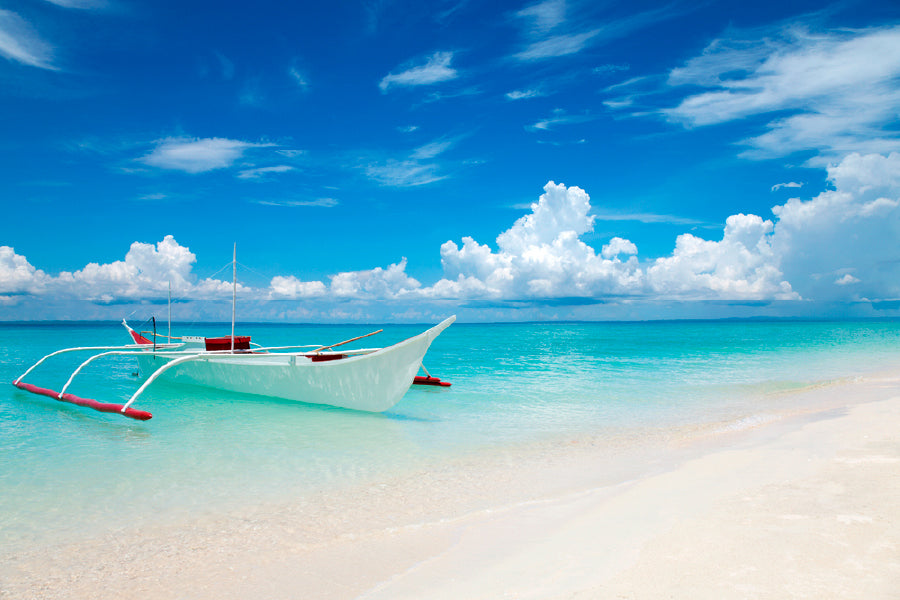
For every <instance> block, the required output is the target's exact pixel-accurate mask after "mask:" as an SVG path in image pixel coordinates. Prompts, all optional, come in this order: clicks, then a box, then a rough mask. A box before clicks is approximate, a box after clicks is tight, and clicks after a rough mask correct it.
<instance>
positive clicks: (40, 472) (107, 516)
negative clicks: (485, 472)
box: [0, 321, 900, 552]
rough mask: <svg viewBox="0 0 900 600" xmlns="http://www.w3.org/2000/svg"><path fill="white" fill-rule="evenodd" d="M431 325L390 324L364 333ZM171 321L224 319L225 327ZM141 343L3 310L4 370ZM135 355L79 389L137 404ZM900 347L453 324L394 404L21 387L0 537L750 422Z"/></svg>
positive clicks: (864, 325)
mask: <svg viewBox="0 0 900 600" xmlns="http://www.w3.org/2000/svg"><path fill="white" fill-rule="evenodd" d="M377 328H378V327H365V326H358V325H353V326H310V325H275V324H257V325H246V326H243V327H239V328H238V333H239V334H240V333H244V334H246V333H252V334H253V337H254V341H258V342H261V343H264V344H265V345H282V344H292V343H317V344H319V343H321V344H326V343H333V342H336V341H340V340H343V339H347V338H350V337H354V336H356V335H360V334H362V333H367V332H368V331H370V330H373V329H377ZM422 329H424V327H422V326H385V332H384V333H382V334H380V335H379V336H376V337H374V338H369V339H367V340H364V341H363V342H360V343H358V344H356V346H355V347H361V346H363V345H367V346H369V345H387V344H390V343H392V342H395V341H399V340H401V339H404V338H406V337H409V336H410V335H414V334H415V333H418V332H420V331H421V330H422ZM175 330H176V331H178V332H180V333H185V334H191V335H221V334H227V333H228V331H227V330H228V326H222V325H218V326H216V325H204V326H197V325H193V326H190V327H187V326H182V327H179V326H176V327H175ZM375 340H377V341H375ZM125 342H127V339H126V337H125V334H124V330H123V329H122V327H121V326H120V325H118V324H114V323H89V324H0V380H3V381H12V380H13V379H15V378H16V377H17V376H18V375H19V374H21V373H22V372H23V371H24V370H25V369H26V368H27V367H28V366H29V365H30V364H32V363H33V362H35V361H36V360H37V359H39V358H40V357H41V356H43V355H45V354H47V353H49V352H51V351H53V350H55V349H58V348H61V347H65V346H74V345H104V344H120V343H125ZM83 359H84V357H83V356H82V357H80V360H83ZM51 360H52V359H51ZM80 360H79V358H78V357H74V356H66V357H60V358H59V360H56V361H53V362H48V363H47V364H45V365H42V366H41V367H39V368H38V369H37V370H36V371H35V372H34V373H33V374H31V375H30V376H29V377H28V381H29V382H31V383H34V384H36V385H41V386H45V387H50V388H53V389H60V387H61V386H62V385H63V383H64V382H65V380H66V378H67V377H68V374H69V373H70V372H71V371H72V370H73V369H74V368H75V366H77V364H78V363H79V362H80ZM132 361H133V359H128V358H120V359H110V360H108V361H106V362H104V361H98V362H97V363H95V364H92V365H91V366H90V367H89V368H88V369H86V370H85V372H84V373H83V374H82V375H80V376H79V378H78V379H77V380H76V382H75V384H74V386H73V387H72V389H71V391H72V392H73V393H75V394H77V395H80V396H84V397H89V398H96V399H99V400H104V401H111V402H112V401H114V402H122V401H124V400H125V399H127V398H128V397H129V396H130V395H131V394H132V393H133V392H134V390H135V389H136V388H137V387H138V385H139V384H140V380H139V379H138V378H137V377H134V376H133V375H132V373H133V372H134V371H135V369H136V366H135V365H134V364H133V362H132ZM898 362H900V323H898V322H895V321H884V322H881V321H878V322H871V321H867V322H732V321H727V322H719V321H717V322H649V323H552V324H543V323H538V324H491V325H467V324H455V325H453V326H452V327H450V328H449V329H448V330H447V331H445V332H444V333H443V334H442V335H441V337H439V338H438V339H437V341H436V342H435V343H434V345H433V346H432V349H431V350H430V351H429V354H428V356H427V357H426V363H425V364H426V366H427V367H428V369H429V370H430V371H431V373H432V374H434V375H437V376H439V377H441V378H442V379H445V380H448V381H451V382H452V383H453V386H452V387H451V388H443V389H437V388H425V387H414V388H412V389H411V390H410V391H409V392H408V393H407V395H406V396H405V397H404V399H403V400H402V401H401V402H400V403H399V404H398V405H397V406H396V407H395V408H394V409H392V410H391V411H389V412H387V413H384V414H368V413H360V412H354V411H349V410H343V409H335V408H328V407H320V406H310V405H304V404H299V403H294V402H286V401H280V400H275V399H271V398H261V397H256V396H249V395H240V394H232V393H226V392H219V391H215V390H207V389H203V388H197V387H192V386H180V385H172V384H164V383H161V384H158V385H154V386H153V387H151V388H150V390H149V391H148V393H147V394H146V395H145V396H143V397H142V398H141V399H140V401H139V405H140V406H138V408H143V409H146V410H150V411H151V412H152V413H153V415H154V418H153V419H152V420H150V421H147V422H137V421H132V420H130V419H125V418H122V417H120V416H117V415H109V414H103V413H98V412H94V411H91V410H89V409H84V408H78V407H74V406H71V405H67V404H63V403H59V402H55V401H53V400H51V399H49V398H44V397H40V396H34V395H32V394H28V393H26V392H23V391H20V390H17V389H15V388H14V387H13V386H11V385H5V386H2V387H0V490H2V493H0V551H2V552H10V551H13V552H14V551H15V550H16V549H17V548H22V547H25V546H28V545H32V544H36V543H37V544H40V543H47V542H49V541H60V540H66V539H77V538H78V537H79V536H84V535H85V534H95V533H103V532H106V531H109V530H115V528H117V527H121V526H122V524H123V523H126V522H127V523H128V524H129V525H130V526H135V525H137V526H140V524H141V523H142V522H147V523H149V522H160V521H166V520H167V519H168V520H175V519H179V518H182V517H184V516H186V515H196V514H211V513H215V512H216V511H219V510H225V509H230V508H233V507H237V506H241V505H245V504H259V503H261V502H282V501H285V502H290V501H292V500H295V499H298V498H303V497H304V496H306V495H309V494H312V493H316V492H321V491H323V490H329V489H339V488H341V487H342V486H349V485H356V484H360V483H365V482H368V481H379V480H383V479H385V478H390V477H395V476H400V475H403V474H404V473H410V472H414V471H417V470H422V469H430V468H434V467H435V466H439V465H441V464H443V463H446V462H447V461H452V460H455V459H457V458H459V457H462V456H466V457H469V458H471V457H476V458H477V456H478V455H479V452H484V451H486V450H488V449H496V448H498V447H504V446H512V445H516V446H520V445H528V444H533V443H540V442H543V441H546V440H552V439H554V438H562V437H566V436H572V435H580V434H589V435H594V436H603V435H605V434H609V435H613V434H615V435H617V436H623V435H624V436H626V437H627V436H628V435H629V434H630V435H634V436H640V435H641V432H643V431H646V430H647V428H666V427H676V426H682V425H692V424H703V423H711V422H719V421H729V420H734V421H735V423H736V424H737V425H736V426H737V427H741V426H743V425H741V424H742V423H751V424H752V423H754V422H756V421H755V420H754V419H756V420H758V419H760V418H762V419H765V418H767V417H765V415H766V414H767V413H768V412H770V411H773V410H779V409H790V408H791V406H790V405H789V404H790V402H792V401H794V400H792V398H794V397H793V396H791V395H789V394H782V393H779V392H785V391H791V390H797V389H801V388H803V387H805V386H809V385H815V384H820V383H826V382H829V381H834V380H837V379H841V378H845V377H852V376H856V375H860V374H865V373H867V372H871V371H875V370H879V369H883V368H889V367H893V366H896V365H897V364H898Z"/></svg>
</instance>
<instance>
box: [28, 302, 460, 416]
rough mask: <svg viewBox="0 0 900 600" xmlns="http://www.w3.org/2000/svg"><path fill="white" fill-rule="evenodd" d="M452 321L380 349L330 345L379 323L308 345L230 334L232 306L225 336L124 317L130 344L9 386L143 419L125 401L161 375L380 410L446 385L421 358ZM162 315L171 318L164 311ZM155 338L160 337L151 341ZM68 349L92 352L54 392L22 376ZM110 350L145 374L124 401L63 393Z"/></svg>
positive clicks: (104, 349) (100, 350)
mask: <svg viewBox="0 0 900 600" xmlns="http://www.w3.org/2000/svg"><path fill="white" fill-rule="evenodd" d="M455 320H456V317H455V316H453V317H450V318H448V319H445V320H444V321H442V322H441V323H439V324H438V325H435V326H434V327H432V328H430V329H428V330H426V331H424V332H422V333H420V334H419V335H416V336H414V337H411V338H409V339H406V340H404V341H402V342H399V343H397V344H394V345H392V346H387V347H385V348H363V349H359V350H341V351H336V350H335V348H337V347H339V346H343V345H345V344H349V343H350V342H354V341H357V340H360V339H363V338H366V337H369V336H372V335H375V334H376V333H380V332H381V331H382V330H380V329H379V330H378V331H373V332H372V333H368V334H366V335H361V336H358V337H355V338H351V339H349V340H344V341H342V342H338V343H336V344H330V345H327V346H322V345H316V344H307V345H298V346H272V347H261V346H259V345H257V344H251V341H250V336H235V335H234V311H233V310H232V326H231V335H230V336H224V337H218V338H208V337H199V336H184V337H180V338H176V337H172V335H171V325H170V333H169V335H161V334H159V335H158V334H156V332H155V331H154V332H143V331H142V332H140V333H138V332H136V331H134V330H133V329H132V328H131V327H129V326H128V323H127V322H126V321H125V320H123V321H122V324H123V325H124V326H125V328H126V330H127V331H128V333H129V335H130V336H131V339H132V341H133V342H134V343H133V344H128V345H123V346H92V347H76V348H64V349H62V350H57V351H56V352H52V353H50V354H48V355H47V356H44V357H43V358H41V359H40V360H39V361H37V362H36V363H35V364H34V365H32V366H31V367H30V368H29V369H28V370H27V371H25V372H24V373H23V374H22V375H21V376H20V377H19V378H18V379H16V380H15V381H14V382H13V385H15V386H16V387H17V388H19V389H21V390H24V391H28V392H32V393H35V394H40V395H43V396H49V397H51V398H55V399H56V400H60V401H62V402H70V403H72V404H76V405H78V406H84V407H88V408H93V409H94V410H98V411H101V412H114V413H119V414H121V415H124V416H126V417H130V418H132V419H138V420H142V421H146V420H148V419H150V418H152V416H153V415H151V414H150V413H149V412H147V411H144V410H138V409H135V408H132V404H134V402H135V401H136V400H137V399H138V398H139V397H140V396H141V394H143V393H144V391H145V390H146V389H147V388H148V387H149V386H150V385H151V384H152V383H153V382H154V381H156V380H157V379H160V378H165V379H167V380H169V381H173V382H180V383H189V384H194V385H201V386H206V387H211V388H216V389H221V390H227V391H230V392H239V393H246V394H256V395H262V396H271V397H275V398H283V399H287V400H296V401H298V402H305V403H309V404H326V405H330V406H338V407H342V408H349V409H353V410H361V411H368V412H383V411H386V410H389V409H390V408H391V407H393V406H394V405H395V404H396V403H397V402H399V401H400V399H401V398H402V397H403V395H404V394H405V393H406V391H407V390H408V389H409V388H410V386H411V385H413V384H416V385H432V386H441V387H446V386H449V385H450V383H448V382H446V381H441V380H440V378H438V377H433V376H432V375H431V374H430V373H429V372H428V371H427V370H426V369H425V367H424V366H423V365H422V360H423V358H424V357H425V353H426V352H427V351H428V348H429V346H431V343H432V342H433V341H434V340H435V338H437V336H438V335H440V333H441V332H442V331H443V330H444V329H446V328H447V327H449V326H450V324H451V323H453V322H454V321H455ZM169 321H170V323H171V318H170V320H169ZM154 329H155V327H154ZM144 334H147V335H150V336H151V338H152V339H148V338H147V337H145V335H144ZM157 338H162V339H165V340H167V341H166V342H165V343H157ZM176 340H177V341H176ZM251 346H252V347H251ZM69 352H94V354H93V355H91V356H90V357H89V358H88V359H87V360H85V361H84V362H82V363H81V364H80V365H79V366H78V368H77V369H75V370H74V371H73V372H72V374H71V375H70V376H69V379H68V381H66V384H65V385H64V386H63V387H62V389H61V390H60V391H59V392H56V391H54V390H50V389H47V388H42V387H38V386H36V385H33V384H30V383H26V382H24V381H23V380H24V379H25V377H26V376H28V375H29V374H30V373H31V372H32V371H34V369H35V368H36V367H38V366H39V365H41V364H42V363H44V362H45V361H46V360H48V359H50V358H52V357H55V356H58V355H60V354H64V353H69ZM111 356H119V357H121V356H133V357H135V358H136V359H137V362H138V365H139V368H140V372H141V374H142V375H143V376H145V377H146V379H145V380H144V382H143V384H142V385H141V386H140V387H139V388H138V390H137V391H136V392H135V393H134V394H133V395H132V396H131V398H130V399H129V400H128V401H127V402H126V403H125V404H114V403H106V402H98V401H96V400H90V399H87V398H81V397H79V396H75V395H73V394H70V393H68V389H69V387H70V386H71V385H72V382H73V381H74V379H75V376H76V375H78V374H79V373H80V372H81V371H82V370H83V369H84V368H85V367H86V366H88V365H89V364H90V363H92V362H94V361H96V360H99V359H101V358H106V357H111ZM420 369H421V370H422V371H423V372H424V373H425V375H424V376H420V375H418V372H419V370H420Z"/></svg>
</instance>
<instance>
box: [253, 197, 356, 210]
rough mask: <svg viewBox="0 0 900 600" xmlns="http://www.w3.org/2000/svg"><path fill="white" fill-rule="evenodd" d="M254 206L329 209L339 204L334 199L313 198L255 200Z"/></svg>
mask: <svg viewBox="0 0 900 600" xmlns="http://www.w3.org/2000/svg"><path fill="white" fill-rule="evenodd" d="M254 202H255V203H256V204H262V205H263V206H294V207H300V206H318V207H320V208H331V207H333V206H337V205H338V204H340V202H339V201H338V200H336V199H335V198H315V199H314V200H255V201H254Z"/></svg>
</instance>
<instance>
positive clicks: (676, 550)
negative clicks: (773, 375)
mask: <svg viewBox="0 0 900 600" xmlns="http://www.w3.org/2000/svg"><path fill="white" fill-rule="evenodd" d="M791 395H792V396H793V402H792V403H791V406H790V407H785V410H784V411H782V412H780V413H771V414H774V416H773V417H772V418H771V419H770V420H766V419H762V420H760V421H748V422H745V423H739V427H738V428H737V430H729V429H727V427H728V424H724V425H723V427H725V428H726V429H725V430H724V431H721V430H717V429H716V427H715V425H716V424H707V425H709V426H706V427H700V428H698V430H697V431H693V432H691V433H690V435H687V433H688V432H687V431H682V432H681V435H680V436H679V434H678V432H677V431H672V430H668V431H659V432H658V434H659V439H656V440H650V441H649V442H648V443H647V444H645V445H643V446H641V447H637V448H636V447H634V446H631V447H627V446H628V444H625V446H626V447H620V448H617V447H616V445H615V443H614V442H615V440H612V441H610V440H602V442H603V443H600V442H601V441H598V440H593V442H595V443H594V444H592V440H591V437H590V436H573V437H572V439H570V440H557V441H555V442H552V443H547V444H537V445H534V446H533V447H530V448H527V449H524V450H523V449H521V448H519V449H499V450H496V451H494V452H491V453H489V454H488V455H483V454H476V455H473V456H470V457H465V458H462V459H459V460H456V461H453V462H452V463H451V464H447V465H445V466H444V467H443V468H440V469H437V470H433V471H425V472H421V473H416V474H414V475H411V476H404V477H402V478H398V479H395V480H389V481H386V482H382V483H380V484H375V485H370V486H363V487H362V488H359V489H357V490H355V492H354V494H353V497H352V498H350V499H347V498H341V497H339V495H340V494H341V492H332V493H324V494H317V495H314V496H312V497H309V498H303V499H301V500H300V501H299V502H294V503H289V504H286V505H279V506H255V507H247V508H246V510H244V511H242V512H238V513H234V514H229V515H227V516H225V515H220V516H217V517H214V518H203V519H198V520H194V521H191V520H188V521H185V522H182V523H179V524H170V525H166V526H161V527H159V528H156V529H153V530H146V531H129V530H128V529H127V528H123V529H121V530H120V531H117V532H113V533H111V534H109V535H104V536H101V537H98V538H94V539H85V540H82V541H80V542H77V543H71V544H65V545H62V546H60V547H57V548H53V549H52V550H53V551H52V552H49V553H48V552H46V551H47V550H51V549H50V548H47V549H41V550H35V551H34V552H23V553H19V554H17V555H15V556H13V557H11V560H6V561H4V566H2V567H0V598H4V599H5V598H7V597H8V598H46V597H52V598H107V597H108V598H130V597H140V598H151V599H152V598H169V597H172V596H173V594H175V593H178V594H181V595H185V596H187V597H191V598H245V597H251V596H265V597H271V598H293V597H315V598H357V597H361V598H370V599H373V600H374V599H377V598H461V597H464V598H481V597H483V598H496V597H504V596H507V597H522V598H526V597H527V598H592V597H598V596H599V597H617V594H618V595H621V596H623V597H634V598H641V597H648V598H653V597H659V596H661V595H665V596H674V597H722V596H728V597H760V596H762V597H773V598H775V597H784V595H803V594H802V593H801V592H803V593H805V592H804V590H806V591H808V592H809V593H814V592H816V590H819V591H821V590H822V589H825V590H827V591H828V592H829V596H830V597H847V598H850V597H859V593H858V592H859V590H861V589H866V590H868V593H866V594H863V596H865V597H872V598H878V597H888V596H887V592H888V591H893V590H896V589H898V588H900V564H898V563H900V561H898V560H897V559H896V558H895V557H896V556H897V548H900V531H898V525H896V523H898V522H900V519H898V517H900V510H898V508H896V507H895V506H894V504H895V500H896V498H897V497H900V440H898V436H897V435H896V434H895V431H896V425H897V424H898V423H900V372H894V371H892V372H884V373H877V374H870V375H869V376H866V377H864V378H854V379H852V380H849V381H842V382H839V383H836V384H832V385H828V386H816V387H814V388H813V389H807V390H802V391H798V392H792V393H791ZM763 414H765V415H769V414H770V411H768V410H766V411H764V412H763ZM738 421H740V420H738ZM732 424H733V423H732ZM686 429H689V428H686ZM863 436H868V437H867V438H865V437H863ZM854 461H855V462H854ZM857 479H858V480H859V481H856V480H857ZM851 481H853V483H854V486H853V490H854V491H859V492H860V494H861V495H860V496H859V497H858V498H857V497H856V496H853V497H851V496H852V494H850V493H847V492H846V490H847V489H849V487H850V486H849V483H850V482H851ZM838 488H840V490H839V489H838ZM829 490H831V491H830V492H829ZM841 490H843V491H841ZM822 494H825V495H828V494H830V496H829V502H832V504H833V505H834V506H833V508H834V510H831V512H830V513H828V514H824V513H823V512H822V509H823V508H827V507H826V506H820V505H821V504H822V499H821V496H822ZM832 496H833V497H832ZM748 499H749V500H748ZM892 500H894V501H892ZM791 502H792V503H793V505H794V506H795V508H794V509H792V511H790V512H784V511H783V512H784V514H775V513H777V510H775V509H776V508H777V507H779V506H785V507H786V506H788V504H790V503H791ZM817 502H818V504H817ZM857 502H858V503H859V506H857ZM323 506H324V507H325V509H324V510H323ZM829 506H830V505H829ZM863 508H865V509H866V510H863ZM816 510H818V511H819V512H816ZM311 520H314V521H315V522H311ZM892 523H893V525H892ZM876 525H877V526H878V527H879V528H880V529H879V531H868V533H867V532H866V531H858V530H861V529H862V530H865V529H872V530H874V529H875V526H876ZM824 532H830V534H829V535H831V536H832V537H831V538H828V539H829V540H831V541H833V543H834V544H836V545H837V546H838V547H839V548H840V549H842V550H841V551H842V552H843V553H844V555H845V556H844V558H841V557H840V556H837V554H840V552H838V551H837V550H836V549H833V550H834V551H833V552H831V553H828V552H825V551H823V550H822V548H821V543H822V536H823V535H824ZM785 534H791V535H793V536H795V537H790V536H788V537H787V538H785V537H784V535H785ZM698 536H705V538H703V539H705V541H704V542H701V541H697V540H698ZM841 536H844V537H841ZM845 538H847V539H845ZM737 540H749V541H751V542H752V543H750V544H748V546H747V548H746V549H743V550H742V548H741V547H738V546H740V544H738V542H737ZM814 542H815V543H814ZM782 546H784V547H785V548H787V547H790V548H793V549H792V550H791V552H793V556H794V557H799V559H798V558H795V562H797V561H799V562H802V565H801V567H802V568H801V567H797V568H796V569H795V571H796V573H794V575H793V577H787V574H786V573H785V572H784V569H782V570H781V571H779V565H777V564H776V565H771V566H770V567H769V568H767V567H766V566H765V564H758V561H756V562H755V559H760V560H762V559H765V558H766V556H767V555H769V554H771V553H772V552H773V549H778V548H781V547H782ZM716 548H717V549H719V550H718V551H716V552H714V553H713V555H710V554H709V553H710V552H711V551H712V550H710V549H716ZM807 554H808V555H809V556H816V557H817V560H816V561H813V562H810V561H806V560H801V559H805V557H806V555H807ZM820 555H823V556H820ZM847 556H857V558H858V559H859V562H860V564H866V562H867V561H868V562H870V563H873V564H874V567H872V568H870V569H869V571H865V570H864V569H856V570H855V571H853V572H852V573H851V572H850V571H847V570H846V569H849V567H847V566H846V565H847V564H849V563H847V560H848V559H847V558H846V557H847ZM729 561H730V562H729ZM773 562H777V561H773ZM704 565H705V567H706V568H705V569H704V568H703V567H704ZM842 566H843V568H842ZM877 567H880V571H879V569H878V568H877ZM773 570H774V571H775V573H774V574H773V572H772V571H773ZM857 571H858V572H857ZM845 572H846V573H849V575H848V577H849V576H850V575H853V574H855V575H856V578H855V579H853V581H856V582H857V583H859V582H860V581H862V582H863V583H865V584H866V585H867V586H868V587H865V586H863V587H859V588H857V589H853V588H847V587H846V585H845V584H846V582H845V581H843V579H842V578H841V574H842V573H845ZM726 573H728V574H729V576H728V577H725V574H726ZM650 574H652V576H650ZM861 574H862V575H866V577H867V579H864V580H861V579H860V577H861V576H862V575H861ZM782 576H783V577H782ZM833 580H837V583H835V582H834V581H833ZM779 581H780V582H781V583H782V584H784V585H787V584H788V583H790V584H791V585H794V586H799V587H797V589H796V591H794V592H790V591H789V592H788V593H786V594H785V593H783V592H784V590H787V589H789V588H784V587H781V588H773V587H772V586H774V585H775V584H776V583H777V582H779ZM828 582H830V584H829V585H827V586H826V583H828ZM838 584H840V585H844V586H845V587H844V588H840V586H839V585H838ZM766 585H769V587H768V588H767V587H766ZM704 586H705V587H704ZM723 586H724V587H723ZM804 586H806V587H804ZM822 586H825V587H822ZM839 589H844V590H845V591H844V593H843V594H842V593H841V592H840V591H839ZM847 589H850V590H851V591H852V592H853V593H847V592H846V590H847ZM679 590H680V591H679ZM698 590H700V591H699V592H698ZM702 590H706V591H705V592H704V591H702ZM742 590H743V591H742ZM779 590H780V591H781V592H782V593H778V592H779ZM694 592H698V593H694Z"/></svg>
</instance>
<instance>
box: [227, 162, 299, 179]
mask: <svg viewBox="0 0 900 600" xmlns="http://www.w3.org/2000/svg"><path fill="white" fill-rule="evenodd" d="M293 170H294V167H292V166H290V165H275V166H272V167H256V168H254V169H244V170H243V171H240V172H239V173H238V174H237V176H238V178H239V179H262V178H264V177H266V176H268V175H274V174H277V173H288V172H290V171H293Z"/></svg>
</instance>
